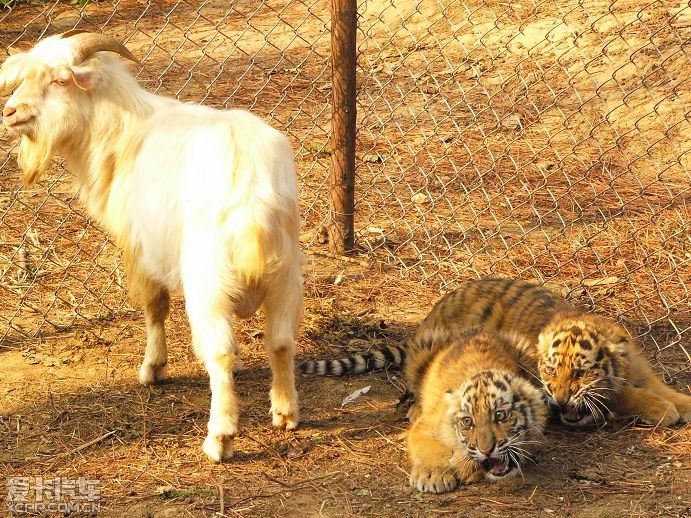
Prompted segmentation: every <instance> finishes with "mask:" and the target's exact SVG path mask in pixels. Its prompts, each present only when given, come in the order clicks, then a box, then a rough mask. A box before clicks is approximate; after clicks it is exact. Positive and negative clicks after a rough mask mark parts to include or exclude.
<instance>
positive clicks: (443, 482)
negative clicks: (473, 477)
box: [409, 465, 458, 493]
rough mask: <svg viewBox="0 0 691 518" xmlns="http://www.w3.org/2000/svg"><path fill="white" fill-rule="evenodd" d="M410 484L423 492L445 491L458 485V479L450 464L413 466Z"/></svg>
mask: <svg viewBox="0 0 691 518" xmlns="http://www.w3.org/2000/svg"><path fill="white" fill-rule="evenodd" d="M409 482H410V485H411V486H412V487H414V488H415V489H417V490H418V491H423V492H425V493H446V492H447V491H451V490H453V489H456V487H458V479H457V478H456V475H455V474H454V472H453V469H451V467H450V466H445V467H429V466H421V465H417V466H413V469H412V470H411V472H410V479H409Z"/></svg>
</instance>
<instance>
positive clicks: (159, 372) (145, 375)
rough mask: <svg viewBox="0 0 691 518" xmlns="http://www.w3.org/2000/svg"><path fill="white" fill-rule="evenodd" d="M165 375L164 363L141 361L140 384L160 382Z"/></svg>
mask: <svg viewBox="0 0 691 518" xmlns="http://www.w3.org/2000/svg"><path fill="white" fill-rule="evenodd" d="M165 377H166V366H165V364H164V365H151V364H146V363H142V366H141V367H140V368H139V383H141V384H142V385H155V384H156V383H160V382H161V381H163V380H164V379H165Z"/></svg>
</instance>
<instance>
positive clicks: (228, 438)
mask: <svg viewBox="0 0 691 518" xmlns="http://www.w3.org/2000/svg"><path fill="white" fill-rule="evenodd" d="M202 449H203V450H204V453H206V454H207V455H208V457H209V458H210V459H211V460H212V461H214V462H222V461H224V460H227V459H230V458H231V457H232V456H233V436H232V435H212V434H209V435H207V436H206V439H205V440H204V446H203V447H202Z"/></svg>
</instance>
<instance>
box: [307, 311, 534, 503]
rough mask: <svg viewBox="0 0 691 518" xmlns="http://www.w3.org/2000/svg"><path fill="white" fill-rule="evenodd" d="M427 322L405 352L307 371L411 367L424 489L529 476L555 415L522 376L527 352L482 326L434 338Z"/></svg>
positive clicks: (417, 467)
mask: <svg viewBox="0 0 691 518" xmlns="http://www.w3.org/2000/svg"><path fill="white" fill-rule="evenodd" d="M426 322H427V320H425V321H424V322H423V323H422V324H421V325H420V327H419V328H418V332H416V334H415V336H413V337H412V338H411V339H410V340H409V341H408V342H407V343H406V346H405V347H404V348H403V347H393V348H386V349H381V350H375V351H373V352H372V353H364V354H361V355H355V356H353V357H351V358H346V359H343V360H330V361H328V360H321V361H309V362H306V363H305V364H303V365H302V366H301V370H302V372H303V373H311V374H320V375H327V374H336V375H338V374H345V373H347V372H358V373H359V372H365V371H366V370H372V369H374V368H376V367H377V366H379V367H381V366H384V365H385V364H387V363H389V364H394V365H398V366H402V367H403V371H404V375H405V379H406V386H407V388H408V390H409V391H411V392H412V393H413V394H414V395H415V396H414V397H415V404H414V405H413V407H411V410H410V411H409V413H408V415H409V417H410V419H411V422H412V424H411V427H410V429H409V431H408V434H407V442H408V455H409V458H410V461H411V464H412V467H411V474H410V484H411V486H413V487H415V488H417V489H418V490H420V491H427V492H435V493H441V492H445V491H450V490H452V489H454V488H455V487H456V486H457V485H458V483H459V482H460V483H463V484H470V483H473V482H477V481H480V480H482V479H483V478H486V479H489V480H499V479H502V478H508V477H511V476H514V475H516V474H518V473H521V462H522V461H524V460H526V459H528V458H529V457H530V455H531V450H532V446H533V445H534V444H536V443H538V442H539V438H540V437H541V435H542V431H543V429H544V426H545V421H546V418H547V406H546V401H545V399H544V397H543V395H542V393H541V392H540V390H538V389H537V388H535V387H534V386H533V385H532V384H531V383H530V382H529V381H528V380H526V379H524V378H523V377H521V373H520V367H519V358H520V349H521V347H520V346H519V345H517V344H514V343H511V340H512V338H513V337H512V336H510V335H505V334H495V333H491V332H486V331H483V330H482V329H480V328H471V329H464V330H463V331H462V332H460V333H456V334H455V335H454V336H453V337H448V339H445V340H432V341H430V340H428V329H429V328H428V326H426Z"/></svg>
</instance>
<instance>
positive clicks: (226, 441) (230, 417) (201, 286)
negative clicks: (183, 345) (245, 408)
mask: <svg viewBox="0 0 691 518" xmlns="http://www.w3.org/2000/svg"><path fill="white" fill-rule="evenodd" d="M203 281H204V282H200V280H199V279H196V278H195V279H194V280H192V281H191V282H189V283H188V284H186V286H185V301H186V306H187V315H188V317H189V320H190V326H191V328H192V340H193V342H194V350H195V353H196V354H197V356H198V357H199V358H200V359H201V360H203V362H204V365H205V367H206V370H207V372H208V373H209V384H210V386H211V408H210V412H209V424H208V434H207V436H206V439H205V440H204V446H203V450H204V453H206V454H207V455H208V456H209V458H211V460H213V461H215V462H220V461H222V460H225V459H229V458H230V457H232V456H233V438H234V437H235V435H236V434H237V430H238V407H237V401H236V398H235V390H234V382H233V363H234V361H235V358H236V357H237V355H238V352H239V348H238V344H237V340H236V338H235V334H234V333H233V328H232V318H231V317H230V315H231V309H230V301H229V299H228V297H227V295H226V294H225V293H223V291H222V290H221V289H220V288H216V289H214V288H213V284H211V283H210V282H207V281H208V279H204V280H203Z"/></svg>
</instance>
